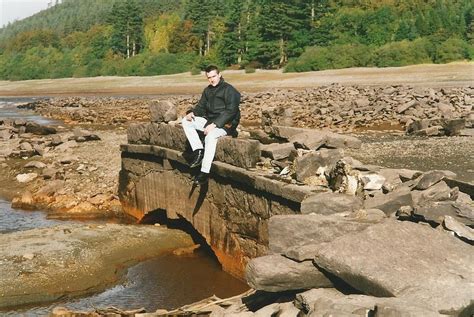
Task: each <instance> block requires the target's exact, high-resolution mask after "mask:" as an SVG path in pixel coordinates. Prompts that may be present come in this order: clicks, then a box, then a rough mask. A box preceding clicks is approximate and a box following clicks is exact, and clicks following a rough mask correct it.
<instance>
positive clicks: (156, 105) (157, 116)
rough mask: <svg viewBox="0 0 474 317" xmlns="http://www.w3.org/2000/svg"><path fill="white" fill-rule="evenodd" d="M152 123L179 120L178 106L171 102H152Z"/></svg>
mask: <svg viewBox="0 0 474 317" xmlns="http://www.w3.org/2000/svg"><path fill="white" fill-rule="evenodd" d="M150 117H151V122H157V123H160V122H165V123H167V122H170V121H175V120H176V119H178V116H177V114H176V106H175V105H174V104H173V103H172V102H171V101H169V100H163V101H158V100H153V101H151V102H150Z"/></svg>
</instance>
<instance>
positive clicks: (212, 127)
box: [204, 123, 216, 135]
mask: <svg viewBox="0 0 474 317" xmlns="http://www.w3.org/2000/svg"><path fill="white" fill-rule="evenodd" d="M215 128H216V125H215V124H214V123H211V124H210V125H208V126H207V127H206V128H205V129H204V135H208V134H209V133H210V132H211V131H212V130H214V129H215Z"/></svg>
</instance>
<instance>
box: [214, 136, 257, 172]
mask: <svg viewBox="0 0 474 317" xmlns="http://www.w3.org/2000/svg"><path fill="white" fill-rule="evenodd" d="M260 154H261V153H260V142H258V141H257V140H250V139H240V138H232V137H230V136H226V137H222V138H219V141H218V142H217V148H216V156H215V158H216V160H218V161H221V162H224V163H228V164H231V165H234V166H237V167H243V168H252V167H255V166H256V165H257V162H258V161H260Z"/></svg>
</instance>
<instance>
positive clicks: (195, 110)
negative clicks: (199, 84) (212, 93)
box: [186, 91, 207, 120]
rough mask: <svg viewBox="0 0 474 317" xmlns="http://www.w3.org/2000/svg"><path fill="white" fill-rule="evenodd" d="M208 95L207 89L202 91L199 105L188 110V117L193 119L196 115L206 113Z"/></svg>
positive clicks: (202, 115) (200, 115)
mask: <svg viewBox="0 0 474 317" xmlns="http://www.w3.org/2000/svg"><path fill="white" fill-rule="evenodd" d="M206 106H207V95H206V91H203V92H202V95H201V98H200V99H199V102H198V103H197V105H196V106H195V107H194V108H193V109H190V110H188V111H187V112H186V118H187V119H188V120H191V119H192V118H193V117H194V116H198V117H204V116H205V115H206Z"/></svg>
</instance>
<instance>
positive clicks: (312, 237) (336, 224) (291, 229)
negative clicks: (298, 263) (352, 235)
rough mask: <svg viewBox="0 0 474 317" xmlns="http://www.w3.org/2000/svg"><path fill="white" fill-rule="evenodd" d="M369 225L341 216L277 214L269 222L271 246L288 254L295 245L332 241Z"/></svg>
mask: <svg viewBox="0 0 474 317" xmlns="http://www.w3.org/2000/svg"><path fill="white" fill-rule="evenodd" d="M369 225H370V224H368V223H360V222H357V221H351V220H347V219H345V218H344V217H341V216H324V215H317V214H311V215H277V216H273V217H271V218H270V220H269V222H268V238H269V248H270V251H272V252H275V253H285V252H287V251H288V250H290V249H292V248H298V247H301V246H305V245H309V244H318V243H322V242H328V241H332V240H333V239H335V238H337V237H340V236H343V235H344V234H346V233H348V232H354V231H361V230H364V229H365V228H367V227H368V226H369Z"/></svg>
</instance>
